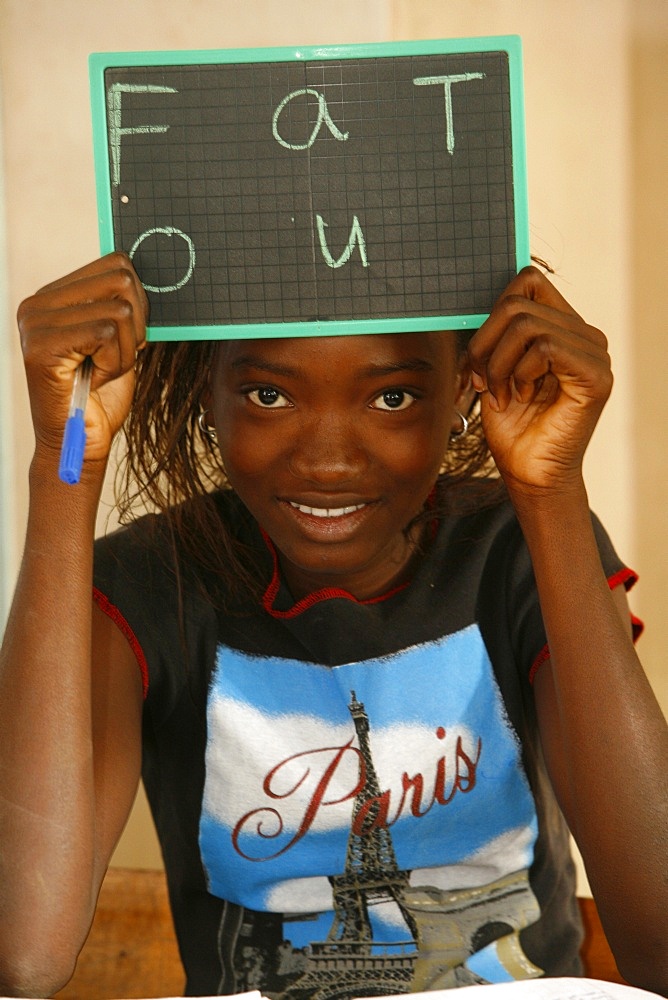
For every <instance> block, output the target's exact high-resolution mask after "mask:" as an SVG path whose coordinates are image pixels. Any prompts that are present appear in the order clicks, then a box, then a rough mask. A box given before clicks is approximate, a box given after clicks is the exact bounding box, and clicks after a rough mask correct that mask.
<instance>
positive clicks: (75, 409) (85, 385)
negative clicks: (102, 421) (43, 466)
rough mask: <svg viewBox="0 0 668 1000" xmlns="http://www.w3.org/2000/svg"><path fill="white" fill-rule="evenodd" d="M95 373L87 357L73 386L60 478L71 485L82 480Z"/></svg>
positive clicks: (61, 457) (59, 470) (61, 456)
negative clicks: (86, 418)
mask: <svg viewBox="0 0 668 1000" xmlns="http://www.w3.org/2000/svg"><path fill="white" fill-rule="evenodd" d="M92 372H93V359H92V358H91V357H90V355H87V356H86V357H85V358H84V359H83V361H82V362H81V364H80V365H79V367H78V368H77V370H76V372H75V373H74V383H73V385H72V398H71V400H70V408H69V412H68V414H67V423H66V424H65V433H64V435H63V445H62V448H61V450H60V465H59V467H58V476H59V478H60V479H61V480H62V481H63V482H64V483H68V484H70V485H73V484H74V483H78V482H79V479H80V478H81V468H82V466H83V457H84V450H85V448H86V423H85V420H84V414H85V412H86V403H87V401H88V393H89V392H90V377H91V374H92Z"/></svg>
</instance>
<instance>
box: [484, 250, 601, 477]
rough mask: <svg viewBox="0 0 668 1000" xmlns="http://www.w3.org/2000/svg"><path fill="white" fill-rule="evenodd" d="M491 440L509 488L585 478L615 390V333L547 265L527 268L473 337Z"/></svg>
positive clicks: (485, 423)
mask: <svg viewBox="0 0 668 1000" xmlns="http://www.w3.org/2000/svg"><path fill="white" fill-rule="evenodd" d="M469 360H470V364H471V369H472V381H473V386H474V388H475V389H476V390H477V391H478V392H481V393H482V399H481V406H482V421H483V429H484V432H485V436H486V438H487V443H488V444H489V447H490V450H491V452H492V455H493V457H494V460H495V462H496V464H497V467H498V469H499V471H500V473H501V475H502V476H503V478H504V480H505V481H506V484H507V486H508V488H509V489H511V490H513V489H516V490H520V491H522V490H526V491H531V492H533V491H536V490H538V491H540V492H542V491H544V490H547V491H551V490H560V489H563V488H564V486H566V485H567V484H568V483H569V482H575V481H578V482H580V481H581V476H582V460H583V457H584V453H585V450H586V448H587V445H588V443H589V440H590V438H591V436H592V433H593V431H594V427H595V426H596V422H597V420H598V418H599V416H600V414H601V411H602V409H603V407H604V405H605V403H606V400H607V399H608V396H609V395H610V391H611V389H612V372H611V370H610V358H609V356H608V352H607V340H606V338H605V336H604V334H603V333H601V331H600V330H597V329H596V328H595V327H592V326H588V325H587V323H585V322H584V320H583V319H582V318H581V317H580V316H578V314H577V313H576V312H575V310H574V309H573V308H572V307H571V306H570V305H569V304H568V302H566V300H565V299H564V298H563V296H562V295H560V293H559V292H558V291H557V290H556V288H555V287H554V286H553V285H552V284H551V283H550V282H549V281H548V279H547V278H546V277H545V276H544V275H543V274H542V272H541V271H539V270H537V269H536V268H534V267H527V268H524V270H522V271H521V272H520V273H519V274H518V275H517V277H516V278H514V279H513V281H511V283H510V284H509V285H508V287H507V288H506V290H505V292H504V293H503V295H501V297H500V298H499V300H498V302H497V303H496V304H495V306H494V309H493V310H492V313H491V314H490V316H489V318H488V319H487V320H486V321H485V323H483V325H482V326H481V327H480V329H479V330H478V332H477V333H476V334H475V335H474V336H473V337H472V338H471V342H470V344H469Z"/></svg>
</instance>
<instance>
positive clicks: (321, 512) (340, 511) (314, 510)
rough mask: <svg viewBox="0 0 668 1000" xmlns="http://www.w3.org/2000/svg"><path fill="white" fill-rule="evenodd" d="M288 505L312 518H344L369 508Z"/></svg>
mask: <svg viewBox="0 0 668 1000" xmlns="http://www.w3.org/2000/svg"><path fill="white" fill-rule="evenodd" d="M288 503H289V504H290V506H291V507H293V508H294V509H295V510H298V511H300V512H301V513H302V514H310V515H311V517H344V516H345V515H346V514H354V513H355V512H356V511H358V510H362V509H363V508H364V507H367V506H368V504H366V503H358V504H351V505H349V506H346V507H309V506H307V505H306V504H303V503H297V502H296V501H294V500H288Z"/></svg>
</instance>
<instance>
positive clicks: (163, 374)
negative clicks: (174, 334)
mask: <svg viewBox="0 0 668 1000" xmlns="http://www.w3.org/2000/svg"><path fill="white" fill-rule="evenodd" d="M146 314H147V309H146V300H145V296H144V294H143V290H142V288H141V285H140V283H139V281H138V279H137V277H136V275H135V273H134V271H133V269H132V267H131V265H130V263H129V261H128V260H127V258H125V257H124V256H123V255H120V254H114V255H111V256H110V257H107V258H104V259H103V260H101V261H97V262H95V263H93V264H90V265H89V266H87V267H84V268H82V269H81V270H80V271H77V272H75V273H74V274H72V275H70V276H68V277H67V278H64V279H62V280H61V281H58V282H55V283H54V284H52V285H49V286H47V287H46V288H44V289H42V290H41V291H40V292H38V293H37V294H36V295H35V296H33V297H32V298H31V299H28V300H27V301H26V302H25V303H23V305H22V307H21V309H20V312H19V325H20V329H21V335H22V342H23V349H24V354H25V360H26V370H27V377H28V385H29V390H30V398H31V405H32V414H33V421H34V426H35V435H36V447H35V455H34V459H33V463H32V467H31V473H30V484H31V503H30V514H29V524H28V533H27V541H26V550H25V556H24V561H23V566H22V571H21V575H20V579H19V582H18V586H17V591H16V596H15V600H14V606H13V610H12V613H11V617H10V621H9V624H8V628H7V634H6V638H5V643H4V647H3V652H2V664H1V668H2V669H1V673H0V694H1V697H0V706H1V710H2V725H1V727H0V734H1V739H2V750H1V753H0V760H1V761H2V770H1V781H2V785H1V795H0V824H1V825H0V837H1V843H2V852H1V854H0V880H1V884H2V886H3V893H2V904H1V906H2V921H0V990H1V991H2V992H4V993H7V994H15V995H32V996H38V995H44V996H46V995H48V994H49V993H51V992H52V991H54V990H55V989H57V988H58V987H60V986H61V985H62V984H63V983H65V982H66V981H67V979H68V978H69V976H70V975H71V973H72V970H73V967H74V964H75V962H76V958H77V954H78V952H79V950H80V949H81V947H82V944H83V942H84V940H85V937H86V934H87V931H88V928H89V926H90V922H91V919H92V916H93V912H94V908H95V901H96V897H97V893H98V890H99V887H100V883H101V881H102V879H103V876H104V873H105V870H106V867H107V864H108V861H109V858H110V855H111V853H112V850H113V848H114V845H115V843H116V841H117V839H118V837H119V835H120V832H121V830H122V828H123V824H124V823H125V820H126V818H127V815H128V812H129V810H130V807H131V803H132V801H133V797H134V794H135V790H136V787H137V782H138V780H139V775H140V770H141V771H142V774H143V778H144V781H145V784H146V788H147V792H148V795H149V799H150V801H151V805H152V809H153V814H154V817H155V822H156V826H157V830H158V834H159V837H160V840H161V845H162V850H163V854H164V858H165V866H166V870H167V875H168V882H169V888H170V897H171V902H172V909H173V913H174V919H175V924H176V930H177V935H178V937H179V943H180V948H181V954H182V957H183V961H184V966H185V969H186V973H187V992H188V993H190V994H200V995H201V994H213V993H216V992H220V993H233V992H239V991H242V990H244V989H247V988H259V989H261V990H262V991H263V992H264V993H265V994H268V995H270V996H271V997H276V998H285V1000H288V998H291V997H294V998H299V1000H301V998H304V1000H306V998H308V997H311V996H313V997H324V996H327V997H341V998H350V997H356V996H361V995H374V994H388V993H400V992H409V991H415V990H423V989H430V988H439V987H448V986H457V985H461V984H465V983H477V982H494V981H501V980H507V979H509V978H510V979H512V978H526V977H531V976H541V975H551V976H554V975H564V974H573V973H575V972H577V971H578V968H579V967H578V957H577V954H578V948H579V943H580V931H579V927H578V923H577V915H576V907H575V903H574V881H573V869H572V864H571V862H570V858H569V853H568V837H567V827H566V824H567V825H568V827H569V828H570V830H571V831H572V832H573V834H574V835H575V838H576V840H577V842H578V845H579V847H580V850H581V852H582V855H583V857H584V861H585V864H586V868H587V872H588V876H589V879H590V883H591V886H592V889H593V892H594V895H595V898H596V902H597V904H598V908H599V912H600V914H601V919H602V921H603V924H604V927H605V930H606V933H607V935H608V938H609V940H610V943H611V946H612V948H613V950H614V953H615V956H616V959H617V962H618V965H619V967H620V970H621V971H622V974H623V975H624V976H625V977H626V978H627V979H628V980H629V981H631V982H632V983H634V984H637V985H639V986H643V987H645V988H648V989H651V990H655V991H657V992H668V946H667V942H668V934H667V933H666V931H667V930H668V928H667V926H666V914H667V913H668V878H667V877H666V873H667V870H666V857H667V852H666V846H667V833H668V784H667V778H666V775H667V773H668V769H667V768H666V762H667V760H668V732H667V727H666V724H665V721H664V719H663V717H662V715H661V712H660V710H659V708H658V706H657V704H656V702H655V700H654V698H653V696H652V693H651V690H650V687H649V685H648V683H647V681H646V679H645V676H644V673H643V671H642V669H641V667H640V665H639V663H638V661H637V658H636V655H635V652H634V648H633V642H632V629H631V619H630V615H629V611H628V606H627V604H626V597H625V588H626V587H627V586H629V585H630V584H631V583H632V581H633V575H632V574H631V572H630V571H629V570H628V569H626V567H624V565H623V564H622V563H621V562H620V561H619V559H618V558H617V556H616V555H615V553H614V550H613V549H612V547H611V545H610V542H609V541H608V539H607V537H606V535H605V533H604V532H603V530H602V528H601V527H600V525H599V524H598V522H597V521H596V520H595V519H594V518H592V516H591V515H590V512H589V509H588V504H587V496H586V491H585V487H584V484H583V479H582V460H583V455H584V452H585V449H586V446H587V443H588V441H589V439H590V437H591V434H592V432H593V429H594V426H595V424H596V422H597V420H598V417H599V415H600V412H601V410H602V408H603V406H604V404H605V401H606V399H607V397H608V394H609V392H610V389H611V385H612V377H611V373H610V366H609V359H608V356H607V351H606V342H605V338H604V336H603V334H601V333H600V332H599V331H598V330H596V329H594V328H593V327H590V326H588V325H587V324H586V323H585V322H584V321H583V320H582V319H581V318H580V317H579V316H578V315H577V313H575V312H574V310H573V309H572V308H571V307H570V306H569V305H568V303H566V302H565V301H564V299H563V298H562V297H561V295H560V294H559V293H558V292H557V291H556V290H555V288H554V287H553V286H552V285H551V284H550V283H549V282H548V280H547V279H546V278H545V277H544V276H543V275H542V274H541V273H540V272H538V271H537V270H535V269H534V268H529V269H527V270H525V271H522V272H521V273H520V274H519V275H518V276H517V278H516V279H515V280H514V281H513V282H511V284H510V286H509V287H508V289H507V290H506V292H505V293H504V294H503V295H502V296H501V298H500V300H499V301H498V302H497V303H496V305H495V307H494V309H493V311H492V313H491V315H490V317H489V319H488V320H487V322H486V323H485V324H484V325H483V326H482V327H481V329H480V330H479V331H478V332H477V333H476V334H475V336H474V337H473V338H472V339H471V341H470V343H469V344H468V348H466V346H465V345H464V344H463V343H462V341H461V338H459V337H458V336H457V335H455V334H453V333H448V332H444V333H411V334H397V335H373V336H359V337H349V336H348V337H324V338H305V339H302V340H280V339H279V340H265V341H263V340H250V341H223V342H220V343H215V344H211V343H205V344H193V343H187V344H182V345H176V346H174V345H167V344H160V345H151V346H150V348H148V349H147V350H144V347H145V322H146ZM138 352H140V353H139V354H138ZM87 355H90V356H92V358H93V363H94V373H93V383H92V394H91V397H90V400H89V404H88V407H87V410H86V429H87V445H86V455H85V463H84V469H83V474H82V479H81V483H80V484H79V486H78V487H76V488H72V487H68V486H63V485H62V484H61V483H60V482H59V481H58V478H57V466H58V456H59V449H60V443H61V434H62V427H63V425H64V421H65V416H66V411H67V406H68V402H69V396H70V391H71V382H72V377H73V372H74V370H75V368H76V367H77V365H79V364H80V363H81V361H82V359H83V358H84V357H85V356H87ZM476 396H477V397H478V399H479V406H474V402H475V399H476ZM133 399H134V401H133ZM472 410H474V411H475V412H476V413H478V416H473V417H472V415H471V411H472ZM478 411H479V412H478ZM126 417H127V418H128V422H127V428H126V430H127V437H128V443H129V459H128V462H129V471H128V478H127V482H126V490H125V502H124V510H125V512H126V514H127V512H128V509H129V506H130V504H131V501H132V500H133V499H136V500H139V501H150V502H152V503H153V505H155V506H156V507H157V510H158V513H157V514H151V515H147V516H145V517H142V518H139V519H135V520H133V521H132V522H131V523H130V525H129V526H128V527H126V528H124V529H121V530H120V531H119V532H117V533H115V534H113V535H111V536H109V537H108V538H106V539H104V540H102V541H100V542H98V543H97V545H94V541H93V533H94V524H95V515H96V511H97V506H98V502H99V497H100V490H101V487H102V482H103V477H104V472H105V468H106V464H107V460H108V456H109V452H110V448H111V444H112V441H113V439H114V437H115V435H116V433H117V432H118V430H119V429H120V428H121V426H122V425H123V423H124V421H125V419H126ZM480 429H482V431H483V432H484V441H485V442H486V445H483V444H482V443H481V442H482V441H483V439H482V437H481V436H480ZM486 446H488V447H489V450H490V452H491V455H492V456H493V459H494V462H495V464H496V467H497V469H498V471H499V473H500V475H501V480H499V479H498V478H495V477H494V476H492V475H489V474H487V473H489V469H488V463H487V457H488V456H487V452H486V450H485V449H486ZM133 484H136V485H135V486H133ZM133 489H136V496H135V497H133V496H132V490H133ZM91 593H93V595H94V600H93V601H91ZM564 818H565V821H564Z"/></svg>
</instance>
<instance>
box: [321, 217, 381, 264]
mask: <svg viewBox="0 0 668 1000" xmlns="http://www.w3.org/2000/svg"><path fill="white" fill-rule="evenodd" d="M316 221H317V224H318V238H319V240H320V249H321V250H322V255H323V257H324V258H325V261H326V263H327V265H328V266H329V267H343V265H344V264H347V263H348V261H349V260H350V256H351V254H352V252H353V250H354V249H355V244H356V243H357V245H358V246H359V250H360V257H361V258H362V264H363V266H364V267H368V266H369V262H368V261H367V259H366V243H365V242H364V233H363V232H362V227H361V226H360V220H359V219H358V218H357V216H356V215H354V216H353V224H352V226H351V229H350V236H349V237H348V245H347V246H346V248H345V250H344V251H343V253H342V254H341V256H340V257H339V258H338V259H335V258H334V257H332V255H331V253H330V252H329V247H328V246H327V239H326V238H325V229H326V228H327V223H326V222H325V220H324V219H323V217H322V216H321V215H316Z"/></svg>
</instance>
